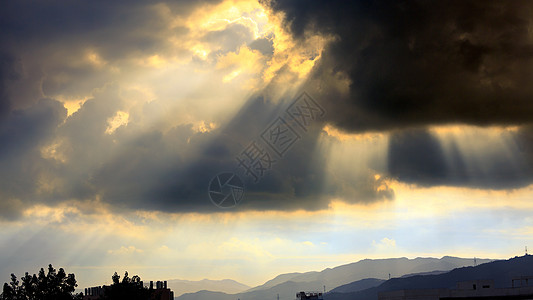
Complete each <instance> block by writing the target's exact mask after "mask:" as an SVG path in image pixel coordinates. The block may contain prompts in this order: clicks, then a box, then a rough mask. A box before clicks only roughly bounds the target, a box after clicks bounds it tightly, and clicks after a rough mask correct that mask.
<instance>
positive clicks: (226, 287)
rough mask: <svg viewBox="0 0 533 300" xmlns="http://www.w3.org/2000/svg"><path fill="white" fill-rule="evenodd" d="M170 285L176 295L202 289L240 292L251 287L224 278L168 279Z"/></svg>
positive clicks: (230, 292) (231, 292)
mask: <svg viewBox="0 0 533 300" xmlns="http://www.w3.org/2000/svg"><path fill="white" fill-rule="evenodd" d="M167 284H168V287H169V288H170V289H171V290H172V291H174V296H175V297H177V296H180V295H182V294H185V293H194V292H198V291H201V290H209V291H213V292H223V293H227V294H235V293H240V292H243V291H245V290H248V289H249V288H250V287H249V286H247V285H245V284H242V283H240V282H237V281H235V280H231V279H223V280H209V279H203V280H197V281H191V280H181V279H171V280H167Z"/></svg>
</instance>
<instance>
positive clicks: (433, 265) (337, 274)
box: [177, 256, 491, 300]
mask: <svg viewBox="0 0 533 300" xmlns="http://www.w3.org/2000/svg"><path fill="white" fill-rule="evenodd" d="M477 261H478V263H483V262H489V261H491V260H488V259H478V260H477ZM473 264H474V260H473V259H464V258H457V257H449V256H445V257H443V258H440V259H438V258H415V259H407V258H405V257H403V258H389V259H374V260H373V259H365V260H361V261H359V262H355V263H351V264H346V265H342V266H338V267H335V268H328V269H325V270H322V271H320V272H316V271H315V272H306V273H287V274H281V275H278V276H276V277H275V278H273V279H271V280H269V281H267V282H265V283H264V284H262V285H260V286H257V287H254V288H251V289H249V290H247V291H245V292H241V293H237V294H232V295H228V294H227V293H225V294H220V293H217V294H212V293H209V292H208V291H201V292H197V293H188V294H184V295H182V296H180V297H178V298H177V299H179V300H202V299H205V300H228V299H234V300H236V299H242V300H265V299H276V297H277V295H278V294H279V297H280V300H294V298H295V295H296V292H298V291H322V290H323V289H324V286H326V289H327V290H332V289H334V288H336V287H339V286H342V285H346V284H349V283H354V282H356V281H360V280H363V279H368V278H374V279H376V280H379V279H381V280H384V279H388V278H389V274H391V276H392V277H399V276H403V275H405V274H412V273H419V272H432V271H435V270H442V271H449V270H452V269H454V268H458V267H463V266H472V265H473ZM371 283H372V282H371V281H362V282H360V283H357V284H356V283H354V285H353V286H352V287H351V288H352V290H350V291H351V292H353V291H356V290H358V287H359V286H361V288H368V287H371V286H373V285H372V284H371ZM374 283H376V282H374ZM364 284H369V286H364ZM346 288H347V289H350V287H346ZM206 290H208V289H206Z"/></svg>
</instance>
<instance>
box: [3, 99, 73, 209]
mask: <svg viewBox="0 0 533 300" xmlns="http://www.w3.org/2000/svg"><path fill="white" fill-rule="evenodd" d="M65 117H66V110H65V108H64V107H63V105H62V104H61V103H59V102H57V101H55V100H51V99H41V100H39V101H38V102H37V103H36V104H34V105H33V106H31V107H29V108H28V109H25V110H13V111H11V112H10V113H9V114H8V115H7V116H6V117H5V118H2V119H1V120H0V153H1V155H0V164H1V165H2V169H1V171H0V199H1V200H2V201H0V202H1V204H0V206H1V209H0V218H7V219H12V218H14V217H16V216H18V214H19V213H20V209H22V208H24V205H23V203H28V202H30V203H31V202H33V201H35V199H34V197H33V196H34V195H35V193H36V192H37V190H38V189H39V188H40V186H39V183H40V179H41V178H39V175H40V174H43V173H44V174H46V173H49V172H50V173H53V172H54V171H55V169H56V167H57V166H56V165H55V164H54V163H53V162H51V161H48V160H46V159H44V158H43V157H42V154H41V152H40V148H41V147H42V146H44V145H46V144H47V143H49V142H50V141H51V140H52V139H53V137H54V136H55V131H56V129H57V126H58V125H59V124H60V123H61V122H62V121H63V120H64V118H65Z"/></svg>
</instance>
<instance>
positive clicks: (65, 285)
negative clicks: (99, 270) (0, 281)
mask: <svg viewBox="0 0 533 300" xmlns="http://www.w3.org/2000/svg"><path fill="white" fill-rule="evenodd" d="M77 286H78V285H77V284H76V278H75V276H74V274H68V275H67V274H66V273H65V270H63V268H59V271H56V269H54V268H53V267H52V265H48V274H45V271H44V269H43V268H41V270H40V271H39V275H35V274H33V276H31V275H30V274H28V272H26V274H25V275H24V276H23V277H22V278H21V279H20V281H19V280H18V279H17V276H15V274H11V282H10V283H9V284H8V283H4V287H3V289H2V294H0V299H2V300H72V299H75V300H78V299H82V298H83V296H82V294H81V293H80V294H76V295H75V294H73V293H74V291H75V289H76V287H77Z"/></svg>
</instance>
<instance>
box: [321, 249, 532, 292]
mask: <svg viewBox="0 0 533 300" xmlns="http://www.w3.org/2000/svg"><path fill="white" fill-rule="evenodd" d="M524 276H533V256H532V255H526V256H521V257H515V258H512V259H509V260H500V261H494V262H491V263H485V264H481V265H478V266H475V267H463V268H457V269H454V270H452V271H450V272H447V273H444V274H439V275H417V276H411V277H406V278H392V279H390V280H387V281H385V282H384V283H382V284H381V285H379V286H376V287H372V288H369V289H365V290H361V291H356V292H351V293H339V292H331V293H327V294H325V295H324V299H325V300H347V299H350V300H363V299H364V300H378V294H379V293H382V295H383V294H384V293H386V292H392V291H400V290H421V289H456V288H457V284H458V283H459V282H467V281H483V282H486V281H487V280H490V281H492V282H493V284H494V286H493V287H492V286H491V288H511V287H512V285H513V279H515V278H517V277H524ZM528 283H529V285H530V286H533V280H530V281H529V282H528ZM479 288H481V287H479ZM383 299H385V298H383ZM398 299H403V298H398ZM419 299H423V298H419ZM424 299H426V298H424ZM427 299H430V298H427Z"/></svg>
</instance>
